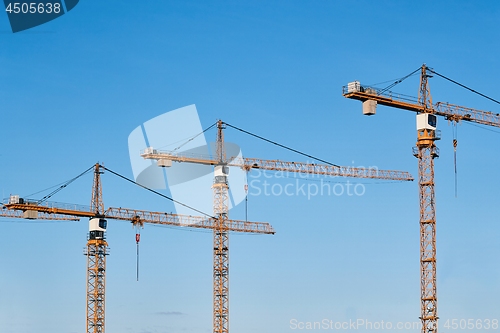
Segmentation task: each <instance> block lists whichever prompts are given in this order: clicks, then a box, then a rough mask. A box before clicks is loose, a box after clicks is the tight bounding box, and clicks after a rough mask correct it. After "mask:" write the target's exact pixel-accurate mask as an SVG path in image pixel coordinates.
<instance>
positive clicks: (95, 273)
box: [85, 239, 108, 333]
mask: <svg viewBox="0 0 500 333" xmlns="http://www.w3.org/2000/svg"><path fill="white" fill-rule="evenodd" d="M107 247H108V243H107V242H106V241H105V240H104V239H89V241H88V243H87V250H86V252H85V255H86V256H87V333H103V332H104V328H105V326H104V320H105V295H106V255H108V253H107Z"/></svg>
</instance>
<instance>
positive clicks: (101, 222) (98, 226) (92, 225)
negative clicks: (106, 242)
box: [89, 217, 108, 239]
mask: <svg viewBox="0 0 500 333" xmlns="http://www.w3.org/2000/svg"><path fill="white" fill-rule="evenodd" d="M107 225H108V222H107V221H106V220H105V219H103V218H100V217H93V218H91V219H90V220H89V239H104V233H105V232H106V227H107Z"/></svg>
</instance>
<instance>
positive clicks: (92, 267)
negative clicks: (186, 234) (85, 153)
mask: <svg viewBox="0 0 500 333" xmlns="http://www.w3.org/2000/svg"><path fill="white" fill-rule="evenodd" d="M101 168H103V169H105V170H109V169H106V168H105V167H103V166H101V165H99V164H96V165H95V167H94V183H93V188H92V200H91V205H90V208H89V207H83V206H78V205H73V204H55V203H50V202H44V203H41V202H39V201H29V200H24V199H22V198H19V196H11V198H10V200H9V202H8V203H7V204H5V205H4V207H5V208H6V209H8V210H11V211H12V213H3V214H5V216H8V215H12V216H19V217H25V218H35V217H36V216H39V217H57V218H59V219H63V217H64V216H66V217H67V218H69V219H73V218H74V217H88V218H89V219H90V220H89V240H88V242H87V248H86V251H85V254H86V256H87V310H86V312H87V314H86V318H87V321H86V322H87V330H86V332H87V333H104V329H105V325H104V323H105V286H106V255H107V254H108V253H107V246H108V244H107V242H106V237H105V231H106V228H107V221H106V219H114V220H123V221H129V222H132V224H133V225H134V226H143V224H144V223H150V224H162V225H169V226H177V227H189V228H201V229H212V230H220V229H221V227H220V225H221V218H220V217H219V218H214V217H211V216H204V217H202V216H187V215H180V214H169V213H161V212H150V211H144V210H136V209H128V208H112V207H110V208H108V209H106V210H105V209H104V204H103V201H102V185H101V173H102V172H101ZM109 171H110V170H109ZM18 212H22V216H21V214H20V213H18ZM54 214H56V215H54ZM223 230H224V232H226V233H227V232H229V231H234V232H245V233H253V234H274V233H275V231H274V229H273V228H272V226H271V225H270V224H269V223H265V222H248V221H237V220H227V219H225V220H224V227H223Z"/></svg>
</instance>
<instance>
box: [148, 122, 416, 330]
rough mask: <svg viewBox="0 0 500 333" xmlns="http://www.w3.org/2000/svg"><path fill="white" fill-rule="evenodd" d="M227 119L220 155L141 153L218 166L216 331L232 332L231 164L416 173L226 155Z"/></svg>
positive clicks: (397, 175) (342, 173) (385, 175)
mask: <svg viewBox="0 0 500 333" xmlns="http://www.w3.org/2000/svg"><path fill="white" fill-rule="evenodd" d="M225 125H226V124H225V123H223V122H222V120H219V121H218V122H217V142H216V155H215V157H213V158H210V157H199V156H198V157H193V156H187V155H182V154H177V153H173V152H166V151H159V150H156V149H154V148H153V147H149V148H147V149H145V150H144V152H143V153H141V156H142V157H143V158H145V159H152V160H156V161H157V163H158V166H161V167H169V166H171V165H172V162H189V163H197V164H205V165H213V166H214V183H213V185H212V188H213V198H214V214H215V217H216V221H217V224H216V225H215V228H214V252H213V255H214V294H213V332H214V333H228V332H229V265H228V263H229V241H228V233H227V231H228V211H229V209H228V189H229V186H228V179H227V178H228V173H229V169H228V167H230V166H235V167H240V168H242V169H243V170H246V171H250V170H252V169H261V170H272V171H287V172H294V173H302V174H316V175H325V176H336V177H355V178H373V179H384V180H401V181H411V180H413V178H412V176H411V175H410V174H409V173H408V172H405V171H392V170H378V169H373V168H355V167H342V166H336V165H326V164H308V163H299V162H285V161H280V160H263V159H257V158H241V157H231V158H226V153H225V147H224V133H223V129H224V128H225Z"/></svg>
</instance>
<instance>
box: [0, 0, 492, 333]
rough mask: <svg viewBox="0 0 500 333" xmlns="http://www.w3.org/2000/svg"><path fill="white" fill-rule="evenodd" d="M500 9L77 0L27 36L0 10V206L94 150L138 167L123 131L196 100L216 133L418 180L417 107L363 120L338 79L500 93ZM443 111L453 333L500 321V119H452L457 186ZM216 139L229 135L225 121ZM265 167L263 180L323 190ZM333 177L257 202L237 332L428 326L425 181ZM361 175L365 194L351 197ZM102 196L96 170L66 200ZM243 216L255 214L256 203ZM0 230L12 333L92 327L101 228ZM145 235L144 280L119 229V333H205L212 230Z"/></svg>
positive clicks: (119, 197)
mask: <svg viewBox="0 0 500 333" xmlns="http://www.w3.org/2000/svg"><path fill="white" fill-rule="evenodd" d="M499 18H500V3H498V2H496V1H333V0H328V1H327V0H322V1H319V0H311V1H295V0H287V1H273V2H270V1H189V0H188V1H169V0H168V1H167V0H165V1H160V0H155V1H96V0H85V1H80V3H79V4H78V6H76V7H75V8H74V9H73V10H72V11H71V12H69V13H68V14H66V15H64V16H62V17H60V18H58V19H56V20H54V21H51V22H49V23H47V24H44V25H41V26H39V27H36V28H33V29H30V30H27V31H24V32H19V33H16V34H13V33H12V32H11V30H10V26H9V21H8V18H7V15H6V14H2V13H0V64H1V66H0V115H1V118H0V125H1V127H0V129H1V130H0V142H1V143H2V149H1V150H0V188H1V190H2V197H4V198H5V197H8V196H9V194H20V195H21V196H28V195H30V194H33V193H36V192H38V191H40V190H44V189H47V188H50V187H51V186H54V185H57V184H60V183H61V182H63V181H66V180H68V179H71V178H72V177H74V176H76V175H78V174H79V173H81V172H82V171H84V170H85V169H87V168H88V167H90V166H92V165H93V164H94V163H96V162H102V163H104V165H105V166H106V167H108V168H110V169H111V170H114V171H116V172H119V173H121V174H123V175H125V176H127V177H130V178H132V177H133V174H132V168H131V165H130V160H129V154H128V146H127V144H128V143H127V138H128V135H129V134H130V133H131V132H132V130H133V129H134V128H136V127H137V126H139V125H141V124H142V123H144V122H145V121H147V120H149V119H151V118H153V117H155V116H158V115H160V114H163V113H165V112H167V111H170V110H174V109H177V108H180V107H183V106H187V105H191V104H195V105H196V107H197V110H198V112H199V115H200V120H201V125H202V127H203V128H207V127H209V126H210V125H212V124H213V123H214V122H215V121H216V120H217V119H222V120H224V121H226V122H228V123H230V124H232V125H235V126H238V127H240V128H243V129H245V130H248V131H250V132H253V133H256V134H258V135H261V136H263V137H266V138H269V139H271V140H274V141H277V142H279V143H282V144H285V145H287V146H290V147H293V148H295V149H298V150H301V151H304V152H306V153H308V154H310V155H314V156H317V157H320V158H322V159H325V160H328V161H330V162H332V163H335V164H339V165H347V166H349V165H354V166H376V167H378V168H380V169H394V170H406V171H409V172H411V173H412V174H413V175H414V176H415V177H416V176H417V160H416V159H415V158H414V157H413V156H412V151H411V148H412V147H413V146H414V145H415V139H416V131H415V115H414V114H413V113H410V112H407V111H403V110H397V109H391V108H387V107H379V108H378V110H377V115H376V116H373V117H364V116H362V112H361V103H359V102H357V101H353V100H348V99H345V98H344V97H343V96H342V93H341V92H342V86H343V85H346V84H347V83H348V82H350V81H354V80H359V81H361V83H362V84H376V83H380V82H385V81H388V82H387V83H385V85H388V84H390V83H391V82H392V81H394V80H396V79H399V78H401V77H403V76H405V75H407V74H409V73H411V72H412V71H413V70H415V69H417V68H418V67H419V66H421V65H422V64H423V63H426V64H427V65H428V66H430V67H432V68H434V70H436V71H437V72H438V73H441V74H443V75H446V76H448V77H450V78H452V79H454V80H456V81H458V82H460V83H463V84H466V85H468V86H470V87H472V88H474V89H476V90H477V91H480V92H482V93H484V94H486V95H490V96H492V97H494V98H496V99H500V93H499V89H498V87H497V85H496V83H495V82H496V81H495V80H496V79H497V78H498V77H500V67H499V66H498V52H499V49H498V41H499V38H500V29H499ZM391 80H392V81H391ZM418 84H419V83H418V76H414V77H411V78H409V79H408V80H406V81H405V82H404V83H402V84H400V85H398V86H396V87H395V88H394V91H398V92H402V93H405V94H408V95H412V96H417V94H418ZM430 84H431V93H432V96H433V100H434V101H435V102H437V101H447V102H450V103H454V104H458V105H463V106H468V107H472V108H476V109H481V110H490V111H493V112H499V110H500V106H499V105H498V104H495V103H493V102H491V101H488V100H486V99H484V98H481V97H479V96H477V95H474V94H472V93H470V92H468V91H466V90H464V89H462V88H459V87H457V86H455V85H453V84H452V83H450V82H447V81H445V80H443V79H441V78H439V77H434V78H432V79H430ZM380 86H381V87H383V86H384V84H382V85H380ZM439 121H440V122H439V123H438V127H439V129H441V130H442V140H441V141H439V142H438V146H439V147H440V149H441V156H440V158H439V159H437V160H436V207H437V208H436V211H437V239H438V248H437V260H438V273H437V276H438V282H437V284H438V296H439V298H438V299H439V303H438V311H439V317H440V330H441V332H443V331H450V330H452V329H445V328H444V325H445V324H446V322H447V321H451V320H452V319H457V320H458V321H460V320H461V319H465V320H468V319H473V320H474V323H476V320H482V321H483V322H485V320H490V321H493V320H495V319H496V320H499V319H500V311H499V310H500V303H499V299H500V287H499V281H500V268H499V267H500V265H499V256H500V226H499V224H498V215H499V205H498V188H499V187H500V179H499V178H498V175H497V174H496V171H495V170H497V169H498V162H499V160H498V143H499V142H500V141H499V140H500V136H499V130H496V129H493V130H494V131H492V130H491V128H484V127H480V126H473V125H470V124H462V125H459V126H458V150H457V160H458V161H457V168H458V197H455V187H454V166H453V147H452V139H453V133H452V127H451V126H450V125H449V124H447V122H446V121H445V120H444V119H439ZM206 135H207V139H209V140H212V141H213V140H215V132H214V131H213V130H211V131H209V132H207V133H206ZM226 140H228V141H231V142H234V143H237V144H238V145H239V146H240V147H241V148H242V151H243V153H244V155H245V156H247V157H258V158H265V159H282V160H288V161H306V159H305V158H303V157H302V156H299V155H297V154H293V153H292V152H289V151H285V150H283V149H279V148H277V147H275V146H271V145H269V144H266V143H264V142H260V141H258V140H257V139H255V138H252V137H249V136H246V135H243V134H241V133H239V132H237V131H235V130H232V129H227V130H226ZM310 162H311V161H310ZM267 176H268V177H270V178H265V176H264V175H258V174H254V175H250V178H249V179H256V180H259V181H262V182H263V181H264V180H267V181H268V182H269V183H270V184H276V186H285V185H287V184H292V185H293V186H296V187H300V186H306V187H307V186H309V185H311V184H321V183H320V180H319V179H318V178H316V179H312V180H300V179H296V178H277V177H275V176H273V174H272V173H269V174H267ZM252 177H253V178H252ZM327 181H328V183H326V184H329V186H331V187H333V186H335V184H340V185H336V186H338V187H337V189H340V188H344V189H345V191H344V192H343V193H342V194H341V195H327V194H325V193H323V195H321V194H318V195H316V196H312V197H309V198H308V196H307V194H306V195H304V194H302V193H301V192H298V193H294V195H291V196H287V195H283V194H282V195H273V194H271V195H265V194H263V193H261V194H260V195H256V193H253V194H252V193H251V194H252V195H250V196H249V199H248V218H249V220H251V221H267V222H270V223H271V224H272V225H273V226H274V228H275V229H276V232H277V233H276V235H274V236H270V235H258V236H254V235H241V234H240V235H236V234H232V235H231V241H230V244H231V246H230V262H231V264H230V330H231V331H234V332H239V333H250V332H276V333H287V332H292V331H301V330H300V329H299V323H307V322H318V321H323V320H327V321H332V322H333V323H335V322H346V321H349V320H352V321H357V320H359V321H361V320H363V321H370V322H372V323H380V322H381V321H384V322H391V323H392V324H393V325H396V323H398V322H402V323H412V322H419V319H418V317H419V315H420V282H419V281H420V275H419V224H418V221H419V213H418V212H419V205H418V188H417V182H412V183H400V182H384V181H367V180H363V179H350V180H349V182H350V183H347V182H346V181H347V180H346V179H329V180H327ZM356 184H360V185H358V186H359V187H358V189H359V188H361V187H362V188H363V189H364V191H363V195H356V194H353V195H349V194H348V193H347V188H348V186H354V185H356ZM103 186H104V203H105V205H106V206H115V207H120V206H121V207H130V208H136V209H146V210H154V211H167V212H170V211H172V209H173V208H172V207H173V204H172V203H171V202H169V201H167V200H165V199H162V198H160V197H157V196H154V195H152V194H151V193H148V192H145V191H144V190H141V189H138V188H135V187H133V186H132V185H131V184H128V183H125V182H123V181H122V180H120V179H118V178H116V177H115V176H113V175H112V174H110V173H106V174H104V175H103ZM91 187H92V178H91V176H85V177H83V178H81V179H79V180H78V181H76V182H75V183H74V184H72V185H71V186H69V187H68V188H67V189H65V190H63V191H61V192H60V193H58V194H57V195H56V196H54V197H53V198H52V199H53V200H54V201H58V202H69V203H79V204H89V202H90V195H91ZM193 191H196V189H193ZM47 193H48V191H46V192H42V193H39V194H35V195H33V196H32V197H33V198H41V197H42V196H43V195H45V194H47ZM166 193H167V194H168V192H166ZM337 193H339V192H337ZM230 217H231V218H234V219H244V218H245V207H244V204H241V205H239V206H238V207H236V208H235V209H234V210H232V211H231V213H230ZM0 223H1V224H0V225H1V227H2V237H1V239H2V241H1V246H0V249H1V254H0V267H1V271H0V288H1V292H0V331H1V332H5V333H32V332H37V333H48V332H51V333H53V332H58V333H59V332H60V333H76V332H82V331H84V330H85V305H86V301H85V285H86V270H85V268H86V258H85V256H83V248H84V247H85V244H86V237H87V232H88V223H87V221H86V220H82V221H80V222H40V221H35V222H33V221H25V220H12V219H5V218H1V219H0ZM141 234H142V237H141V257H140V260H141V264H140V267H141V273H140V274H141V276H140V281H139V282H136V279H135V260H136V257H135V251H136V247H135V231H134V230H133V228H132V227H131V226H130V225H129V224H128V223H126V222H120V221H112V220H110V221H109V226H108V232H107V240H108V242H109V246H110V248H111V255H110V256H108V257H107V260H108V261H107V280H106V282H107V285H106V287H107V293H106V331H107V332H108V333H179V332H210V331H211V328H212V235H211V233H210V232H200V231H197V230H187V229H173V228H161V227H155V226H151V225H147V226H146V227H145V229H144V230H142V232H141ZM449 323H451V322H449ZM351 330H352V329H351ZM374 330H375V329H374V328H373V329H370V327H367V326H366V325H365V326H363V325H361V326H359V327H358V329H357V331H359V332H371V331H374ZM498 330H499V329H497V330H496V331H498ZM316 331H320V329H318V330H316ZM378 331H386V330H383V329H379V330H378ZM387 331H389V330H387ZM408 331H411V332H418V331H419V330H418V329H412V330H408ZM458 331H460V329H458ZM469 331H471V330H469ZM472 331H480V330H477V329H475V330H472ZM481 331H482V330H481ZM489 331H495V330H493V329H492V328H490V330H489Z"/></svg>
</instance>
